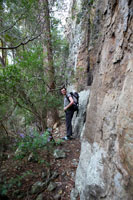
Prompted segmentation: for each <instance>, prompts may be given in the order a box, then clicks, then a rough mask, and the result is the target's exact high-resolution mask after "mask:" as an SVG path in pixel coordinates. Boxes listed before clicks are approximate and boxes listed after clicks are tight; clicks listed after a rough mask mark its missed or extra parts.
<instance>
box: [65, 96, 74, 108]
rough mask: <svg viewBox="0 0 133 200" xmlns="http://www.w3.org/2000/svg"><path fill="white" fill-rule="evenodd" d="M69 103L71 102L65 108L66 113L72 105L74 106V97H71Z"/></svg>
mask: <svg viewBox="0 0 133 200" xmlns="http://www.w3.org/2000/svg"><path fill="white" fill-rule="evenodd" d="M69 101H70V103H69V104H68V105H67V106H66V107H65V108H64V111H66V110H67V109H68V108H69V107H71V106H72V105H73V103H74V100H73V98H72V97H69Z"/></svg>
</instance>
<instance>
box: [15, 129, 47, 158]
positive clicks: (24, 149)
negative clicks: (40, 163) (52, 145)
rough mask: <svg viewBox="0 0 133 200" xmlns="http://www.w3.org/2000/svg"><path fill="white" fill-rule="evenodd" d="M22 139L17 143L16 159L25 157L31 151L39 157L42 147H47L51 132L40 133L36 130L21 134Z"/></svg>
mask: <svg viewBox="0 0 133 200" xmlns="http://www.w3.org/2000/svg"><path fill="white" fill-rule="evenodd" d="M20 136H21V137H20V139H19V140H18V142H17V144H16V148H17V151H16V155H15V159H23V158H24V157H25V156H27V155H29V153H33V154H34V157H37V155H38V154H37V151H38V150H39V149H41V148H47V143H48V137H49V132H47V131H46V132H45V133H43V134H39V133H38V132H36V131H34V132H32V134H27V135H25V136H24V135H23V134H20Z"/></svg>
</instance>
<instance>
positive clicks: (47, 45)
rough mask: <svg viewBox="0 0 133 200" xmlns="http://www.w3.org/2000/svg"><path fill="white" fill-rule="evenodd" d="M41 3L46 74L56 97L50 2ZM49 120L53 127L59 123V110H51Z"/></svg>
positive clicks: (45, 0) (42, 1)
mask: <svg viewBox="0 0 133 200" xmlns="http://www.w3.org/2000/svg"><path fill="white" fill-rule="evenodd" d="M41 3H43V8H44V13H43V15H42V16H44V20H45V21H44V22H43V23H45V33H44V38H45V42H44V46H43V49H44V53H45V52H46V53H47V63H48V64H47V67H46V66H45V72H46V75H47V78H48V86H49V88H48V90H49V91H50V92H51V94H52V95H54V90H55V88H56V86H55V70H54V63H53V51H52V42H51V28H50V13H49V4H48V0H41ZM45 62H46V58H45V59H44V65H45ZM47 113H48V118H49V117H50V118H51V119H50V121H51V124H50V125H53V124H54V123H56V122H57V121H59V115H58V111H57V109H55V108H53V109H51V110H49V111H48V112H47Z"/></svg>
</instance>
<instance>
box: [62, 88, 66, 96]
mask: <svg viewBox="0 0 133 200" xmlns="http://www.w3.org/2000/svg"><path fill="white" fill-rule="evenodd" d="M66 93H67V90H66V88H65V87H62V88H61V94H63V95H66Z"/></svg>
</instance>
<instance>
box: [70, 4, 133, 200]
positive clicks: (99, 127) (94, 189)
mask: <svg viewBox="0 0 133 200" xmlns="http://www.w3.org/2000/svg"><path fill="white" fill-rule="evenodd" d="M75 1H76V0H75ZM77 2H78V0H77ZM91 2H92V1H91ZM88 17H89V24H88V27H89V29H88V36H87V37H88V44H87V45H88V47H87V48H88V53H87V56H89V57H86V58H87V59H89V63H90V68H93V77H94V78H93V83H92V86H91V92H90V99H89V104H88V107H87V117H86V123H85V127H84V132H83V134H82V137H81V155H80V161H79V165H78V168H77V172H76V180H75V190H76V191H77V192H78V193H79V196H80V199H81V200H88V199H91V200H93V199H94V200H97V199H106V200H120V199H121V200H132V199H133V1H131V0H119V1H118V0H112V1H109V0H101V1H100V0H97V1H95V4H94V6H93V5H92V7H91V10H90V13H89V15H88ZM90 23H91V24H90ZM75 34H76V32H75ZM73 37H74V38H76V37H77V35H75V36H73ZM73 41H74V40H73ZM71 45H72V44H71ZM72 47H73V45H72ZM73 48H74V47H73ZM71 55H72V54H71ZM79 56H80V54H79V51H78V53H77V52H76V58H78V57H79ZM74 58H75V57H74ZM80 58H81V57H79V59H77V60H76V62H77V63H78V60H80ZM82 59H83V62H84V59H85V57H82ZM77 63H75V66H76V67H77V69H78V66H77ZM80 76H81V77H83V74H82V70H81V71H80ZM78 84H79V85H80V82H79V83H78ZM84 84H85V83H84ZM76 196H77V194H76ZM75 198H76V197H75Z"/></svg>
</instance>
